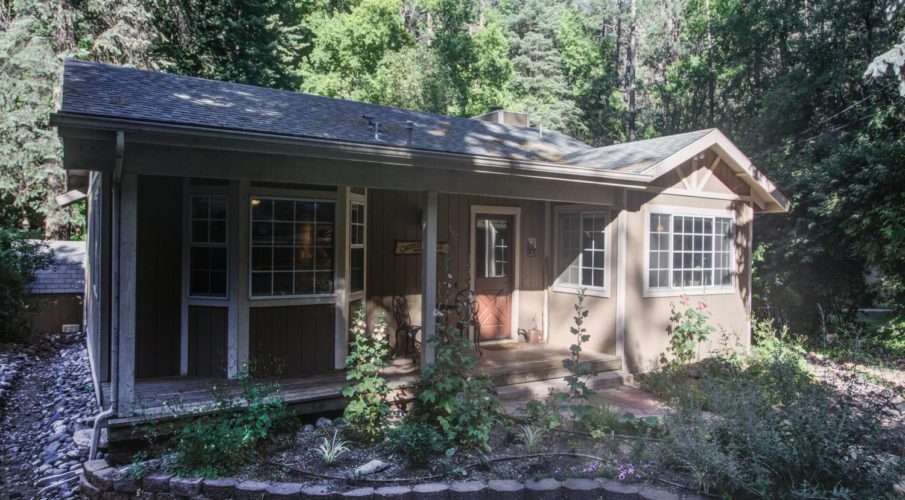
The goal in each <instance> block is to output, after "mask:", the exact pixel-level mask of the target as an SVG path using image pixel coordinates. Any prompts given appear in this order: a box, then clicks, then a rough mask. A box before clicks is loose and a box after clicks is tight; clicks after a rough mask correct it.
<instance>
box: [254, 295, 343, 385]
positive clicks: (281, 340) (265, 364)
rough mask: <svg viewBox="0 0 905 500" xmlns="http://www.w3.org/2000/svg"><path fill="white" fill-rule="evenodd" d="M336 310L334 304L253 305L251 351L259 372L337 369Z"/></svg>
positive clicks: (267, 373) (256, 370) (280, 373)
mask: <svg viewBox="0 0 905 500" xmlns="http://www.w3.org/2000/svg"><path fill="white" fill-rule="evenodd" d="M335 324H336V312H335V306H334V305H332V304H321V305H304V306H279V307H253V308H251V310H250V312H249V328H248V334H249V354H250V360H251V364H252V370H253V371H254V372H255V373H256V374H259V375H299V374H313V373H322V372H326V371H330V370H332V369H333V356H334V354H333V353H334V349H335V345H334V336H335Z"/></svg>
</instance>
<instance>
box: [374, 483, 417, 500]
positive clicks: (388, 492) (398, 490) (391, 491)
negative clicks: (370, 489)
mask: <svg viewBox="0 0 905 500" xmlns="http://www.w3.org/2000/svg"><path fill="white" fill-rule="evenodd" d="M374 498H392V499H393V500H401V499H406V500H409V499H413V498H415V496H414V495H413V494H412V487H411V486H382V487H380V488H377V489H376V490H374Z"/></svg>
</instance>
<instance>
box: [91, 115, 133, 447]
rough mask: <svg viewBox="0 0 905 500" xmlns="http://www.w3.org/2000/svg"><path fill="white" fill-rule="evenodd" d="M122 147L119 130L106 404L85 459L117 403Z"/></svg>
mask: <svg viewBox="0 0 905 500" xmlns="http://www.w3.org/2000/svg"><path fill="white" fill-rule="evenodd" d="M124 149H125V136H124V134H123V132H122V131H118V132H116V160H115V163H114V166H113V185H112V186H111V188H112V189H111V191H112V197H113V200H112V203H111V204H112V206H113V210H112V214H111V217H110V226H111V227H110V232H111V235H110V260H111V262H112V263H113V265H112V266H110V267H111V276H110V282H111V285H112V293H111V294H110V297H111V301H110V302H111V303H110V407H109V408H107V409H106V410H103V411H101V412H100V413H98V414H97V415H95V417H94V430H93V432H92V433H91V449H90V450H89V453H88V459H89V460H94V459H95V458H97V448H98V444H99V442H100V439H101V429H102V428H103V426H104V424H106V423H107V420H109V419H110V417H112V416H114V415H115V414H116V412H117V405H118V404H119V212H120V182H121V181H122V176H123V150H124Z"/></svg>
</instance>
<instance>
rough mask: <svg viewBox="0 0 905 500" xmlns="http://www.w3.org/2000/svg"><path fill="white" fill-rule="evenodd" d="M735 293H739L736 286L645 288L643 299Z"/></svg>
mask: <svg viewBox="0 0 905 500" xmlns="http://www.w3.org/2000/svg"><path fill="white" fill-rule="evenodd" d="M733 293H738V290H737V289H736V288H735V286H734V285H733V286H730V287H720V288H668V289H666V288H663V289H661V288H645V289H644V294H643V297H644V298H646V299H647V298H656V297H679V296H682V295H688V296H697V295H729V294H733Z"/></svg>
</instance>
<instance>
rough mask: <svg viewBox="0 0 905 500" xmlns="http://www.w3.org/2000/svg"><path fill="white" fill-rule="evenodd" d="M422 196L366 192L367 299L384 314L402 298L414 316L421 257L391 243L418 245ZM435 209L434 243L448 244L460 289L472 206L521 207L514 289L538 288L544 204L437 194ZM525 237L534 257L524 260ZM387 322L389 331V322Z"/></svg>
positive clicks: (465, 271) (440, 273)
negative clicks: (533, 244)
mask: <svg viewBox="0 0 905 500" xmlns="http://www.w3.org/2000/svg"><path fill="white" fill-rule="evenodd" d="M422 197H423V195H422V194H421V193H418V192H412V191H391V190H381V189H369V190H368V271H367V272H368V300H369V301H371V302H372V303H374V302H376V303H380V304H383V309H384V310H387V311H391V310H392V309H391V306H392V299H393V296H396V295H399V296H402V295H406V296H409V308H410V309H411V310H412V314H413V315H416V312H415V311H416V309H417V307H416V304H414V303H413V300H412V297H411V296H417V295H420V294H421V256H420V255H395V245H396V242H397V241H421V212H422V208H423V201H422ZM437 205H438V206H437V208H438V213H437V227H438V230H437V231H438V234H437V241H439V242H440V243H448V244H449V256H448V257H449V273H450V274H452V276H453V279H454V281H455V283H456V288H457V289H459V290H461V289H464V288H465V286H466V283H467V280H468V262H469V252H470V251H471V250H470V244H471V243H470V241H469V239H470V238H471V207H472V206H473V205H488V206H507V207H519V208H521V212H522V213H521V228H520V229H521V234H520V238H521V241H519V245H520V253H521V254H520V255H519V266H520V269H519V272H520V281H519V283H518V285H517V286H518V288H519V289H520V290H543V289H544V287H545V283H544V268H545V260H546V256H545V255H544V245H545V241H544V238H545V231H544V202H542V201H534V200H518V199H510V198H495V197H490V196H471V195H457V194H445V193H441V194H440V195H439V197H438V200H437ZM528 238H535V239H536V240H537V255H536V256H535V257H528V256H527V241H528ZM440 258H441V261H440V263H439V265H438V280H442V279H443V278H444V276H443V273H444V265H443V261H442V259H443V256H441V257H440ZM440 299H442V298H440ZM387 319H388V321H389V322H390V324H391V327H392V328H395V322H394V321H393V318H391V317H388V318H387ZM516 320H517V318H515V317H514V318H513V321H516ZM391 331H392V329H391ZM391 337H393V335H391Z"/></svg>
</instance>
